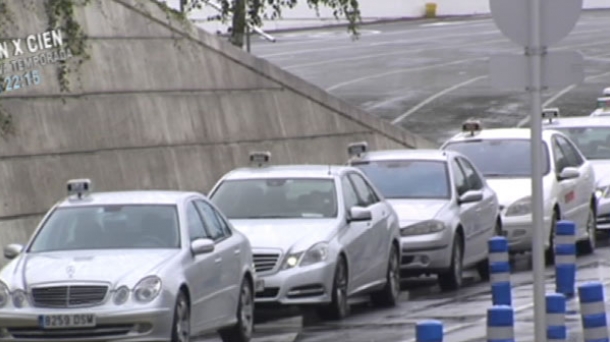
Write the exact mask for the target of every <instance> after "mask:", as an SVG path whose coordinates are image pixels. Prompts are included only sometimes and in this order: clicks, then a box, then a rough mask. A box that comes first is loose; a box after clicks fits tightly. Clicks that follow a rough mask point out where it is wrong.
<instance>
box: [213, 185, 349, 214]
mask: <svg viewBox="0 0 610 342" xmlns="http://www.w3.org/2000/svg"><path fill="white" fill-rule="evenodd" d="M210 200H211V201H212V203H214V204H215V205H216V206H217V207H218V208H219V209H220V210H221V211H222V212H223V213H224V214H225V215H226V216H227V217H228V218H229V219H262V218H324V217H337V196H336V191H335V181H334V180H333V179H330V178H329V179H326V178H325V179H315V178H268V179H244V180H226V181H224V182H222V184H220V186H219V187H218V188H217V190H216V191H215V192H214V193H213V194H212V195H211V197H210Z"/></svg>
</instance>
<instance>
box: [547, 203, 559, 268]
mask: <svg viewBox="0 0 610 342" xmlns="http://www.w3.org/2000/svg"><path fill="white" fill-rule="evenodd" d="M558 221H559V216H558V215H557V212H556V211H553V217H552V218H551V232H550V234H549V248H548V249H547V250H546V253H545V261H546V264H547V266H550V265H553V264H555V228H556V227H557V222H558Z"/></svg>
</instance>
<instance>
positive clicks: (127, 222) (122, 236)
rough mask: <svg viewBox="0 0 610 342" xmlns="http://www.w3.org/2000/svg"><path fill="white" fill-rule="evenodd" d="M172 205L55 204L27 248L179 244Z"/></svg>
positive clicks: (112, 247) (118, 247) (116, 247)
mask: <svg viewBox="0 0 610 342" xmlns="http://www.w3.org/2000/svg"><path fill="white" fill-rule="evenodd" d="M178 227H179V225H178V214H177V210H176V206H174V205H106V206H82V207H66V208H57V209H55V210H54V211H53V213H51V215H50V216H49V218H48V219H47V220H46V222H44V225H43V226H42V228H41V229H40V231H39V232H38V233H37V234H36V236H35V238H34V241H33V242H32V244H31V246H30V248H29V251H30V252H51V251H69V250H84V249H140V248H179V247H180V233H179V228H178Z"/></svg>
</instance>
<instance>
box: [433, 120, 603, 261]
mask: <svg viewBox="0 0 610 342" xmlns="http://www.w3.org/2000/svg"><path fill="white" fill-rule="evenodd" d="M529 140H530V130H529V129H526V128H497V129H482V130H481V131H478V132H474V134H471V133H470V132H464V133H459V134H457V135H456V136H454V137H453V138H451V139H449V140H448V141H447V142H445V144H443V146H442V147H441V149H452V150H454V149H457V147H456V146H463V148H467V146H468V145H471V146H476V145H475V144H476V143H479V142H482V143H485V142H486V143H487V144H490V145H493V144H496V143H501V142H506V143H513V142H519V141H521V142H523V141H527V142H529ZM542 141H543V145H544V146H543V148H544V151H545V152H544V154H545V155H546V158H547V159H546V161H545V164H546V165H547V169H546V170H545V171H546V172H545V174H544V176H543V180H542V182H543V195H544V205H543V207H544V209H543V210H544V216H543V217H544V230H545V236H547V237H548V238H547V239H546V240H547V241H545V246H546V248H547V249H548V248H550V246H551V238H552V234H551V232H552V226H553V217H554V215H555V214H556V213H557V215H558V216H559V217H558V219H563V220H570V221H573V222H575V223H576V226H577V239H578V240H583V241H587V240H589V241H590V242H592V243H593V244H594V241H593V240H594V239H595V234H589V233H588V230H589V227H588V222H589V219H592V220H594V217H593V218H590V216H591V215H592V214H593V212H594V210H595V206H596V198H595V175H594V171H593V167H592V165H591V163H590V162H589V161H587V160H586V159H585V158H584V157H583V156H582V153H581V152H580V151H579V150H578V148H577V147H576V146H574V143H573V142H571V141H570V139H569V138H568V137H566V136H565V135H564V134H562V133H560V132H557V131H552V130H544V131H543V132H542ZM558 141H561V143H562V147H563V148H566V149H569V151H568V153H570V156H571V158H566V159H564V158H563V155H562V154H561V151H563V150H562V149H561V147H560V146H559V145H558ZM469 142H471V143H473V144H469ZM456 144H458V145H456ZM525 146H529V144H527V145H525ZM523 151H525V152H524V153H520V154H516V153H518V152H519V151H517V150H516V149H513V150H512V151H504V152H503V153H507V154H512V155H510V156H509V155H500V154H498V152H494V154H495V155H493V156H492V155H482V154H481V153H480V152H476V151H475V152H468V153H465V152H464V151H460V152H462V153H463V154H466V155H467V156H468V157H469V158H470V159H471V160H472V161H473V163H475V164H476V165H477V167H478V168H479V170H481V172H482V173H483V175H484V176H485V177H486V178H487V182H488V184H489V185H490V186H491V188H492V189H494V190H495V192H496V194H497V195H498V200H499V201H500V210H501V212H502V225H503V229H504V230H505V234H506V236H507V238H508V241H509V246H510V249H511V251H513V252H527V251H531V248H532V236H533V234H532V229H533V227H532V215H531V189H532V187H531V177H530V176H529V174H530V172H531V171H528V170H523V171H525V173H523V174H520V175H517V176H515V175H511V176H505V175H503V174H502V173H503V172H505V171H506V170H503V169H502V168H503V167H508V166H510V165H514V164H516V163H517V162H518V160H517V159H519V160H521V161H523V162H524V163H529V160H530V159H529V158H530V156H529V151H530V149H529V147H528V148H527V149H525V148H524V150H523ZM494 156H496V157H497V158H498V159H497V160H496V161H490V159H491V157H494ZM572 157H573V158H572ZM573 159H574V160H573ZM500 162H502V163H503V165H501V164H502V163H500ZM566 163H567V164H566ZM496 164H498V165H500V166H498V165H496ZM562 165H567V167H566V166H562ZM486 169H492V170H493V171H492V172H491V173H490V172H486ZM495 173H497V174H495ZM526 174H527V175H526ZM592 209H593V211H592Z"/></svg>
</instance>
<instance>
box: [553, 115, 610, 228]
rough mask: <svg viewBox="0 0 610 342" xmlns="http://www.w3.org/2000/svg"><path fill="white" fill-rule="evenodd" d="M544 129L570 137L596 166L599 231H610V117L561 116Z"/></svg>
mask: <svg viewBox="0 0 610 342" xmlns="http://www.w3.org/2000/svg"><path fill="white" fill-rule="evenodd" d="M543 127H544V129H552V130H557V131H560V132H562V133H564V134H566V135H567V136H568V137H570V139H571V141H572V142H574V144H575V145H576V146H577V147H578V148H579V149H580V151H581V152H582V153H583V154H584V156H585V158H587V159H588V160H589V162H590V163H591V165H592V166H593V170H594V171H595V181H596V187H597V199H598V203H597V212H596V215H597V229H598V230H604V231H610V115H609V116H598V117H590V116H589V117H587V116H585V117H583V116H578V117H560V118H557V119H554V120H552V121H551V122H547V121H545V122H544V123H543ZM585 130H586V131H585ZM572 131H575V132H574V133H572ZM583 133H584V134H583Z"/></svg>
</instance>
